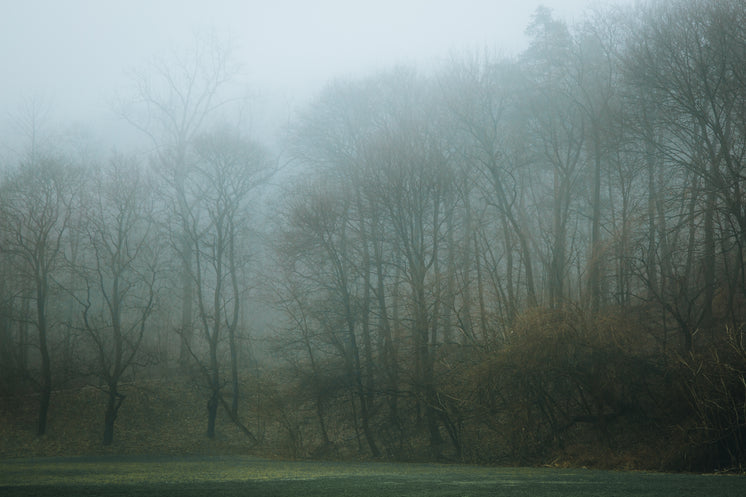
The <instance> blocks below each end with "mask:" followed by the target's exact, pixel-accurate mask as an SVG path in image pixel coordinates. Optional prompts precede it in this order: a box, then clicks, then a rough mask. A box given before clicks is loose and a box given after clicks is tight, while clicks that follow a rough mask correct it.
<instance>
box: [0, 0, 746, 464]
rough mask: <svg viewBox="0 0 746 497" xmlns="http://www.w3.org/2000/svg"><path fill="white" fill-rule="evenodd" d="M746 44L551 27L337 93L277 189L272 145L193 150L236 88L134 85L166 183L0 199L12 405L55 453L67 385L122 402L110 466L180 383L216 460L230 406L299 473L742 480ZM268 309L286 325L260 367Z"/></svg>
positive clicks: (652, 18) (323, 102)
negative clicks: (566, 456) (571, 467)
mask: <svg viewBox="0 0 746 497" xmlns="http://www.w3.org/2000/svg"><path fill="white" fill-rule="evenodd" d="M744 25H746V8H745V7H744V5H743V4H742V3H741V2H739V1H736V0H725V1H714V0H709V1H705V0H698V1H694V2H692V1H662V2H653V3H651V4H650V5H647V6H640V7H636V8H634V9H630V10H624V9H617V8H611V9H607V10H605V11H603V12H597V13H595V14H592V15H589V16H588V18H587V19H586V20H585V21H583V22H581V23H579V24H577V25H573V26H568V25H567V24H566V23H565V22H563V21H561V20H558V19H556V18H555V17H553V16H552V13H551V12H550V11H549V10H547V9H544V8H540V9H538V10H537V11H536V13H535V14H534V16H533V18H532V21H531V23H530V25H529V27H528V29H527V33H528V35H529V37H530V45H529V48H528V49H527V50H526V51H525V52H523V53H522V54H520V55H519V56H518V57H515V58H501V57H495V56H491V55H478V56H473V57H462V58H459V59H456V60H453V61H452V62H450V63H448V64H445V65H444V66H443V67H441V68H440V69H438V70H437V71H434V72H432V73H428V74H422V73H418V72H417V71H415V70H413V69H410V68H406V67H404V68H397V69H392V70H390V71H388V72H385V73H382V74H377V75H374V76H371V77H369V78H365V79H362V80H355V81H337V82H334V83H331V84H330V85H328V87H327V88H326V89H325V90H324V91H323V93H322V94H321V95H319V97H318V98H317V99H316V100H315V101H314V102H313V103H312V104H311V105H310V106H309V107H308V108H307V109H306V110H305V111H304V112H303V113H301V114H300V115H299V116H298V117H297V118H296V119H295V120H294V121H293V122H292V123H291V125H290V126H289V128H288V129H287V133H286V136H285V140H284V144H285V147H284V149H283V151H282V153H283V157H287V158H288V159H290V162H289V164H290V166H289V167H288V168H287V169H286V170H285V171H283V172H282V173H281V174H283V175H285V176H288V171H292V172H294V173H296V174H295V175H294V176H293V177H292V178H291V179H290V180H289V181H288V183H287V184H286V185H285V186H283V187H281V188H279V189H273V188H269V187H268V188H260V187H261V186H262V185H265V184H267V180H268V178H269V177H270V176H271V173H272V172H273V171H274V170H275V167H274V165H273V163H272V162H271V161H269V160H268V159H267V157H268V155H267V153H266V152H265V151H263V149H262V148H261V147H260V146H259V145H257V144H255V143H254V142H251V141H250V140H248V139H246V138H245V137H244V136H243V135H242V134H241V133H240V132H239V131H238V130H237V128H235V127H233V126H228V127H225V126H224V127H211V126H208V125H207V124H208V123H213V122H218V121H220V120H221V119H222V118H224V116H223V115H222V114H221V111H220V109H224V108H226V107H229V106H230V103H231V101H230V100H229V99H225V100H221V98H222V97H221V91H222V90H223V89H224V88H225V86H224V85H225V84H226V81H228V80H229V79H230V78H229V77H230V76H231V72H230V70H229V66H228V65H227V64H226V60H224V59H223V58H221V57H209V58H206V59H199V58H198V57H195V60H194V66H191V65H190V64H192V62H185V61H184V60H181V61H180V62H178V63H175V65H174V66H158V67H155V68H154V69H155V71H154V73H153V74H155V79H156V80H158V81H160V82H161V83H163V88H165V89H166V90H164V91H159V90H158V89H157V87H156V86H153V85H152V84H141V85H138V86H137V95H136V97H137V98H135V99H133V103H132V105H131V106H130V107H128V110H127V111H126V112H124V113H123V114H124V115H125V117H126V118H127V119H128V120H129V121H130V122H132V123H133V124H134V125H135V126H136V127H137V128H139V129H141V130H143V131H145V133H146V135H147V136H149V137H150V139H151V140H152V143H153V149H154V150H155V152H154V153H153V154H152V157H151V158H150V163H151V164H152V167H150V168H143V167H139V168H138V167H135V166H134V165H133V164H131V162H132V161H128V159H126V158H122V157H114V158H112V159H111V160H110V161H109V162H108V164H107V165H106V166H105V167H95V168H91V167H83V166H82V165H79V164H77V163H75V164H67V163H61V161H60V160H59V159H55V158H51V159H50V158H49V157H38V156H36V155H35V154H30V155H29V158H28V160H26V161H25V162H24V163H23V164H22V166H21V167H19V168H17V169H15V170H14V171H13V172H12V173H11V174H10V175H9V176H7V177H6V178H4V180H3V182H2V184H0V188H1V189H2V195H1V196H0V212H1V215H2V218H1V219H2V225H1V228H0V236H1V237H2V238H1V239H0V240H1V243H2V245H0V247H1V248H2V251H1V256H2V257H3V258H4V261H3V265H2V268H3V269H2V271H3V273H4V274H3V278H2V285H3V286H2V288H0V292H1V296H2V297H1V298H0V305H2V308H1V309H0V333H2V335H1V337H2V339H1V341H0V345H1V350H0V353H2V356H0V361H1V363H0V366H1V367H2V368H3V372H2V374H3V378H5V379H6V388H8V389H12V388H13V387H17V385H18V384H21V383H22V381H26V380H27V381H29V382H30V383H29V384H35V385H36V386H37V388H38V391H39V392H40V393H41V396H40V398H41V403H40V417H39V430H38V431H39V433H40V434H43V433H44V419H45V416H46V409H47V408H48V402H49V398H50V396H49V393H50V392H51V389H52V385H53V381H52V371H53V370H54V371H56V373H55V374H57V375H59V376H60V378H63V377H64V374H63V372H64V366H70V367H73V366H74V367H75V368H76V369H77V370H76V371H75V372H73V371H70V372H69V374H68V376H71V377H72V376H75V375H80V374H81V368H82V369H83V370H84V372H85V374H86V375H87V376H88V377H97V378H99V379H100V382H101V384H102V385H103V389H104V390H105V391H106V393H107V395H108V398H109V407H108V408H107V411H106V426H107V431H106V434H108V435H105V443H111V441H112V436H111V435H112V434H113V423H114V420H115V419H116V414H117V411H118V409H119V407H120V406H121V405H122V401H123V396H122V394H121V392H119V383H120V382H121V380H122V378H123V377H124V376H125V375H131V374H132V372H133V371H136V370H137V368H138V366H140V365H142V364H143V363H159V364H168V363H180V364H181V366H182V368H188V367H194V368H196V371H197V373H198V374H199V375H200V378H201V380H200V381H201V385H202V386H203V389H204V393H205V398H206V401H207V406H208V435H209V436H214V428H215V418H216V416H217V414H218V410H219V408H220V407H221V406H222V407H223V409H224V411H225V413H226V414H227V415H228V416H229V417H230V418H231V419H232V420H234V421H235V422H236V423H237V424H238V425H239V426H240V427H241V428H242V430H243V431H244V433H245V434H246V435H247V436H248V438H249V439H250V440H251V441H252V443H255V444H261V443H262V441H263V438H262V433H261V432H262V430H263V428H261V423H258V424H256V426H257V428H256V429H250V428H249V427H248V426H249V423H248V419H249V418H252V417H261V418H262V419H264V422H266V423H274V424H276V425H277V426H278V427H279V429H281V430H284V431H285V432H286V433H287V436H288V437H289V438H290V439H291V440H292V445H293V447H294V448H293V452H295V453H296V455H298V454H304V453H306V454H310V453H314V454H320V453H321V454H335V453H337V454H339V453H342V452H344V451H342V448H343V447H346V448H349V447H350V446H353V447H356V450H357V451H358V452H359V453H360V454H364V455H367V456H370V457H375V458H378V457H384V458H396V459H408V458H409V459H412V458H428V459H450V460H460V461H478V462H506V461H510V462H524V463H528V462H538V461H544V462H545V461H546V460H547V458H551V457H554V456H556V455H557V454H561V453H563V451H564V452H566V453H570V452H572V450H576V449H574V448H577V447H579V446H583V444H585V447H591V446H596V447H604V448H606V449H607V450H608V451H609V452H608V453H612V452H614V451H624V450H628V451H633V449H632V447H637V449H634V450H637V452H638V453H644V452H645V451H644V450H639V446H643V447H647V448H648V449H655V451H658V452H659V453H658V454H655V455H650V454H649V453H648V458H649V459H650V458H658V461H657V463H653V462H651V461H650V460H649V459H648V460H646V461H644V462H641V463H640V465H643V466H646V467H651V466H657V467H666V468H669V469H672V468H690V469H693V468H697V469H705V468H707V469H712V468H723V467H728V468H742V466H743V464H744V454H746V452H745V449H746V447H745V446H744V444H746V386H745V385H746V348H744V347H745V345H744V338H745V337H744V322H745V321H746V319H745V318H746V316H744V313H745V312H746V311H745V310H744V303H745V302H746V258H745V256H744V252H743V250H744V242H746V196H745V195H744V192H743V191H742V188H743V186H744V181H745V180H746V168H745V167H744V165H745V163H744V160H745V158H746V31H745V30H744V29H743V26H744ZM211 53H213V54H215V53H222V52H219V51H213V52H211ZM187 66H188V67H187ZM184 69H194V71H189V70H184ZM169 92H171V93H169ZM133 109H134V110H133ZM216 109H218V110H216ZM31 150H32V152H33V151H34V150H35V147H32V148H31ZM68 162H70V161H68ZM73 162H74V161H73ZM146 170H147V171H152V174H153V176H152V177H150V176H148V177H147V178H148V179H147V180H146V179H145V175H147V174H150V173H148V172H147V171H146ZM136 171H140V172H139V173H135V172H136ZM152 185H155V186H152ZM268 192H270V193H268ZM267 195H270V200H269V202H270V205H271V207H272V209H271V211H272V212H271V214H266V213H263V215H264V214H266V216H265V217H264V219H265V224H263V226H264V228H263V229H262V233H263V235H262V236H261V237H259V236H258V235H257V232H256V230H254V229H253V228H252V227H253V226H257V224H256V223H254V222H253V221H252V219H251V216H250V214H252V212H253V213H257V212H259V211H262V210H263V209H261V208H260V206H259V203H260V201H263V200H264V199H265V198H266V196H267ZM260 240H261V242H262V243H261V244H260V243H259V241H260ZM260 253H261V257H259V255H258V254H260ZM252 254H253V258H252V257H251V256H252ZM252 292H253V293H252ZM260 297H261V298H262V302H265V303H271V304H272V308H273V309H274V311H275V312H276V317H274V318H273V319H272V320H271V326H270V331H269V332H268V333H265V334H257V330H254V331H253V332H252V334H253V338H258V337H259V336H266V337H267V338H266V344H265V345H264V347H263V350H265V351H266V352H267V353H266V354H264V355H263V356H262V357H260V358H257V359H252V360H251V361H249V359H250V357H251V354H250V352H251V350H250V349H251V348H250V347H249V343H250V342H249V341H248V340H247V337H248V334H249V333H248V330H249V329H250V327H251V326H250V323H251V321H252V316H247V315H246V309H247V303H249V302H250V301H251V300H252V299H258V298H260ZM254 320H256V319H254ZM50 340H51V341H52V343H53V345H51V346H50ZM256 342H257V341H256V340H254V343H256ZM254 352H256V348H255V349H254ZM53 364H54V365H56V366H55V368H52V365H53ZM83 366H85V367H83ZM258 371H261V372H262V375H259V374H258V373H257V372H258ZM267 373H269V374H267ZM241 388H244V389H246V392H245V393H244V394H243V397H242V394H241V392H240V389H241ZM260 391H261V392H262V397H261V398H262V399H263V400H262V402H263V404H262V406H258V405H257V406H256V408H255V409H252V410H250V411H246V412H239V405H240V403H239V400H241V399H242V398H243V399H245V398H246V395H255V394H256V393H257V392H260ZM257 398H259V397H257ZM268 413H271V417H268V416H270V415H269V414H268ZM251 426H254V425H253V424H252V425H251ZM641 457H644V456H641Z"/></svg>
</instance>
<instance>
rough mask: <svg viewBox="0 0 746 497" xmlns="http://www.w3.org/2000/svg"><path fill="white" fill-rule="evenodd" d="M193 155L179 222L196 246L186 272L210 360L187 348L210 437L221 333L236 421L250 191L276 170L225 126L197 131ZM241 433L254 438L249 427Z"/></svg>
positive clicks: (219, 396) (257, 149) (216, 398)
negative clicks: (197, 371) (201, 377)
mask: <svg viewBox="0 0 746 497" xmlns="http://www.w3.org/2000/svg"><path fill="white" fill-rule="evenodd" d="M193 153H194V169H193V173H192V174H191V175H190V176H189V178H188V179H187V181H186V182H185V185H184V187H185V196H186V198H187V199H188V202H189V204H190V205H191V207H190V209H189V210H188V211H187V212H186V219H181V225H182V226H185V227H186V230H187V231H186V233H187V234H188V236H189V246H190V247H191V248H190V250H192V249H193V251H194V252H193V255H194V265H193V267H192V268H191V269H190V272H189V276H190V278H191V280H192V284H193V288H194V290H195V293H196V295H195V303H196V305H197V320H198V322H199V324H200V329H201V331H202V338H203V339H204V341H205V343H206V345H207V348H208V352H207V358H201V357H200V351H199V349H197V348H196V347H194V346H190V352H191V355H192V356H193V357H194V358H195V359H196V360H197V362H198V364H199V365H200V368H201V370H202V371H203V372H204V374H205V378H206V380H207V385H208V388H209V392H210V398H209V401H208V404H207V407H208V424H207V435H208V437H210V438H213V437H214V436H215V419H216V416H217V409H218V406H219V404H220V402H221V401H222V393H221V390H222V387H223V383H222V381H221V378H220V370H221V368H220V361H219V353H218V349H219V346H220V344H221V343H222V340H223V334H224V333H227V338H228V343H229V352H230V369H231V380H230V381H231V385H232V390H233V393H232V399H233V400H232V404H231V406H230V407H229V408H228V409H227V410H228V414H229V415H230V416H231V418H232V420H233V421H234V422H236V423H238V401H239V379H238V345H237V339H238V333H239V325H240V323H239V318H240V315H241V303H242V301H243V300H244V299H245V298H246V288H245V286H244V282H242V281H240V280H239V277H240V276H241V274H242V269H243V268H245V267H246V264H247V262H248V257H249V255H250V254H249V253H247V248H248V243H247V235H248V222H249V215H250V212H251V211H250V206H251V204H250V202H251V200H252V197H251V194H252V193H253V192H254V191H255V189H256V188H257V187H258V186H259V185H261V184H263V183H264V182H265V181H266V180H267V179H268V177H269V175H270V174H271V173H272V172H273V169H272V168H271V164H270V163H269V161H268V159H267V157H266V154H265V152H264V151H263V149H262V148H261V147H260V146H258V145H257V144H256V143H254V142H252V141H250V140H248V139H246V138H244V137H242V136H240V135H239V134H237V133H236V132H235V131H233V130H230V129H227V128H218V129H216V130H215V131H212V132H210V133H205V134H203V135H200V136H199V137H197V138H196V140H195V143H194V149H193ZM182 247H183V246H182ZM244 431H245V432H247V434H249V435H250V436H251V437H252V438H253V435H251V434H250V433H249V432H248V430H246V429H244Z"/></svg>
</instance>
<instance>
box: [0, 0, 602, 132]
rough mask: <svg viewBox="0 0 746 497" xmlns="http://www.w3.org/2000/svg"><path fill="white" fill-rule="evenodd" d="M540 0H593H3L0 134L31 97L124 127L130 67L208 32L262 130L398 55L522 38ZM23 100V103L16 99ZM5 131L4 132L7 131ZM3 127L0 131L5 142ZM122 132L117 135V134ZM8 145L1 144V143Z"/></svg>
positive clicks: (514, 44)
mask: <svg viewBox="0 0 746 497" xmlns="http://www.w3.org/2000/svg"><path fill="white" fill-rule="evenodd" d="M539 3H542V4H543V5H545V6H547V7H550V8H552V9H553V10H554V12H555V14H556V15H557V17H559V18H562V19H566V20H568V21H571V20H573V19H574V18H577V17H579V16H580V15H581V14H582V12H583V11H584V9H587V8H590V7H593V6H594V5H596V4H598V2H594V1H593V0H545V1H543V2H539V1H527V2H514V1H508V0H497V1H494V0H493V1H487V0H465V1H459V2H455V1H444V0H437V1H425V0H417V1H406V2H401V1H392V0H385V1H379V2H366V3H362V2H347V1H338V0H323V1H314V2H306V1H298V0H280V1H272V2H268V1H264V2H258V1H242V0H218V1H214V2H210V3H209V7H208V4H207V3H205V2H201V1H196V0H185V1H173V0H171V1H169V0H156V1H142V0H136V1H127V2H98V1H92V0H70V1H65V2H58V1H54V0H46V1H45V0H31V1H26V2H12V3H11V2H5V6H4V8H3V9H2V15H1V16H0V61H2V66H3V78H2V81H0V109H2V115H0V124H1V125H2V126H3V129H5V136H6V137H8V136H9V133H11V132H12V131H14V129H15V128H17V126H15V125H14V124H13V123H14V121H15V119H14V118H17V117H18V115H19V114H23V113H24V112H25V111H24V110H23V108H24V106H25V105H26V104H27V103H28V102H29V101H30V100H33V101H35V102H37V103H39V102H41V103H43V106H44V107H45V108H47V109H48V110H49V112H50V116H52V118H50V120H51V121H54V122H57V123H58V124H62V123H64V126H71V125H72V126H79V127H82V128H85V129H88V130H92V129H96V130H97V132H96V134H97V135H99V136H98V138H99V139H100V140H103V141H105V142H109V141H110V139H111V140H114V141H116V137H105V136H100V135H101V134H103V131H104V130H116V131H112V132H113V133H115V134H119V133H121V132H122V130H121V129H120V128H117V127H115V126H116V116H115V115H114V113H113V110H114V109H115V107H116V105H115V101H116V98H117V95H127V91H128V85H129V84H130V83H131V81H132V72H133V71H136V70H139V69H141V68H146V67H148V64H149V63H150V62H152V60H153V59H154V58H158V57H164V58H167V57H169V54H172V53H174V51H183V50H188V49H189V47H190V46H193V42H194V40H193V38H194V35H195V33H203V34H204V33H214V34H215V35H216V36H218V37H219V38H220V39H223V40H226V43H229V44H230V45H231V46H233V47H234V50H235V60H236V62H237V63H238V64H240V65H241V67H242V70H243V77H242V78H241V79H242V81H243V82H244V84H245V85H246V90H247V91H249V92H250V94H251V96H252V106H253V107H252V111H253V119H254V121H255V125H256V126H257V127H258V128H260V129H261V133H262V134H264V133H271V132H272V130H273V129H275V128H276V125H277V124H278V123H279V122H282V121H283V120H285V119H287V118H288V117H289V115H291V114H292V113H293V112H294V111H295V110H297V108H298V107H299V106H300V105H302V104H303V103H304V102H306V101H307V100H308V99H309V97H311V96H312V95H314V94H315V93H317V92H318V90H319V89H320V88H321V87H322V86H323V85H324V84H325V83H327V82H328V81H330V80H332V79H334V78H338V77H357V76H361V75H366V74H370V73H374V72H376V71H378V70H380V69H382V68H386V67H390V66H392V65H396V64H407V65H416V66H418V67H427V66H428V65H431V64H433V63H438V62H441V61H443V60H444V59H446V58H448V57H450V56H451V55H453V54H454V53H463V52H472V51H483V50H489V51H497V52H500V53H506V54H513V53H517V52H518V51H520V50H522V49H523V48H525V45H526V38H525V36H524V29H525V27H526V26H527V24H528V23H529V21H530V17H531V14H532V12H533V11H534V10H535V9H536V7H537V6H538V5H539ZM24 102H26V103H24ZM11 134H12V133H11ZM8 139H9V138H6V140H4V141H7V140H8ZM120 139H121V137H120ZM5 145H6V146H10V145H11V144H8V143H5Z"/></svg>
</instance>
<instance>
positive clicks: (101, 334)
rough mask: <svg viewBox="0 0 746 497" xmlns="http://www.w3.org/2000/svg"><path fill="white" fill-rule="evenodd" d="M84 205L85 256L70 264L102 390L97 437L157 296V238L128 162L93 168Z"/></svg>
mask: <svg viewBox="0 0 746 497" xmlns="http://www.w3.org/2000/svg"><path fill="white" fill-rule="evenodd" d="M93 178H94V179H93V183H92V185H91V186H92V188H91V189H90V191H89V197H88V199H87V204H88V205H87V206H86V209H85V212H86V219H85V222H84V230H85V234H86V236H85V238H86V241H85V248H84V250H85V252H87V253H86V254H85V256H84V257H83V260H82V262H81V263H80V265H79V267H78V268H77V270H78V272H79V274H80V277H81V278H82V280H83V284H84V286H85V288H86V291H85V293H84V294H80V295H77V296H76V298H77V300H78V302H79V303H80V305H81V307H82V331H83V336H84V338H85V339H86V340H87V341H88V344H89V348H90V351H91V357H92V358H93V359H92V360H91V373H92V374H93V375H95V376H96V377H98V378H100V379H101V381H102V382H103V383H104V385H105V393H106V396H107V402H106V412H105V415H104V435H103V444H104V445H110V444H111V443H112V441H113V439H114V422H115V421H116V419H117V415H118V413H119V408H120V407H121V406H122V402H123V401H124V399H125V395H124V394H123V393H122V392H121V390H120V387H119V384H120V382H121V380H122V378H123V377H124V375H125V374H126V373H127V372H128V371H129V370H130V369H132V368H133V367H134V366H135V365H136V364H137V362H138V359H139V356H140V355H141V352H142V344H143V339H144V338H145V336H146V332H147V331H148V328H149V327H148V324H149V318H150V317H151V315H152V313H153V310H154V309H155V306H156V305H157V300H158V280H159V269H160V268H159V258H160V257H161V254H162V250H161V249H162V244H161V243H160V242H159V240H158V233H157V232H156V229H155V219H154V216H153V214H154V212H153V210H154V206H153V204H154V202H153V195H152V189H151V188H150V186H149V182H148V178H147V177H146V176H145V175H144V174H143V173H142V172H141V171H140V169H139V166H138V165H137V164H136V163H132V162H131V161H128V160H127V159H125V158H122V157H114V158H113V159H112V160H111V162H110V164H109V167H108V168H105V169H104V168H102V169H99V170H96V171H93Z"/></svg>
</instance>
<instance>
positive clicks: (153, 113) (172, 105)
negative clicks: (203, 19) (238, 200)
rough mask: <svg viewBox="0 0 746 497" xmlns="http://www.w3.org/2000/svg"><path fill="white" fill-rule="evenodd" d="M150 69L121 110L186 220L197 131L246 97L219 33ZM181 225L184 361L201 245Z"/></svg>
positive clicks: (198, 38)
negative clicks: (236, 85) (238, 91)
mask: <svg viewBox="0 0 746 497" xmlns="http://www.w3.org/2000/svg"><path fill="white" fill-rule="evenodd" d="M150 70H151V72H150V73H149V72H140V73H136V74H135V75H134V76H133V83H134V90H133V93H134V95H133V97H132V98H131V100H130V101H126V102H125V103H124V104H123V105H122V109H121V115H122V116H123V117H124V118H125V119H126V120H127V122H129V123H130V124H132V125H133V126H134V127H135V128H136V129H138V130H139V131H141V132H143V133H144V134H145V135H146V136H147V137H148V139H149V140H150V142H151V143H152V145H153V147H154V149H155V155H156V161H157V163H158V164H159V166H160V168H161V171H162V174H163V177H164V178H165V180H166V182H167V184H168V185H169V187H170V188H171V194H172V195H173V197H174V199H175V202H174V204H175V205H174V208H175V209H178V213H177V218H178V219H180V220H182V221H186V220H187V219H188V218H189V211H190V209H191V207H192V206H191V205H190V204H189V199H188V198H187V191H186V188H187V185H186V182H187V178H188V177H189V175H190V173H191V164H190V158H189V157H190V149H191V147H192V146H193V145H194V141H195V139H196V137H197V136H198V135H200V134H201V133H203V132H204V131H205V129H206V126H210V124H211V120H213V121H214V120H215V119H216V118H218V117H219V116H220V113H221V111H223V110H226V107H227V105H228V104H229V103H234V104H239V103H240V102H239V100H240V99H236V98H232V97H231V96H230V95H229V94H228V89H229V87H230V85H231V83H232V82H233V81H234V80H235V79H236V77H237V75H238V70H237V66H236V64H235V63H234V61H233V59H232V53H231V50H230V49H229V48H228V45H226V44H224V43H222V42H220V41H219V40H218V39H217V38H216V37H215V36H214V35H212V36H204V35H201V36H195V39H194V47H193V48H192V49H191V50H187V51H186V52H185V53H181V54H179V53H175V54H173V58H172V59H170V60H164V59H157V60H155V61H154V62H153V64H152V67H151V68H150ZM181 229H182V234H181V236H180V242H179V243H180V244H181V247H180V248H179V250H178V253H179V256H180V257H181V271H180V272H181V275H180V277H181V288H182V295H181V323H180V327H179V329H180V331H179V335H180V337H181V349H180V354H179V362H180V363H181V364H182V365H184V364H186V363H187V362H188V361H189V359H190V355H189V347H190V345H191V344H190V342H191V339H192V335H193V332H194V330H193V319H194V309H193V307H192V303H193V301H194V286H193V285H194V281H193V278H192V277H191V276H190V274H191V272H192V265H193V264H194V254H193V251H194V250H195V248H194V247H192V246H191V245H190V244H191V243H192V239H191V236H190V235H189V233H188V230H189V226H186V225H184V226H182V227H181Z"/></svg>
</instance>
